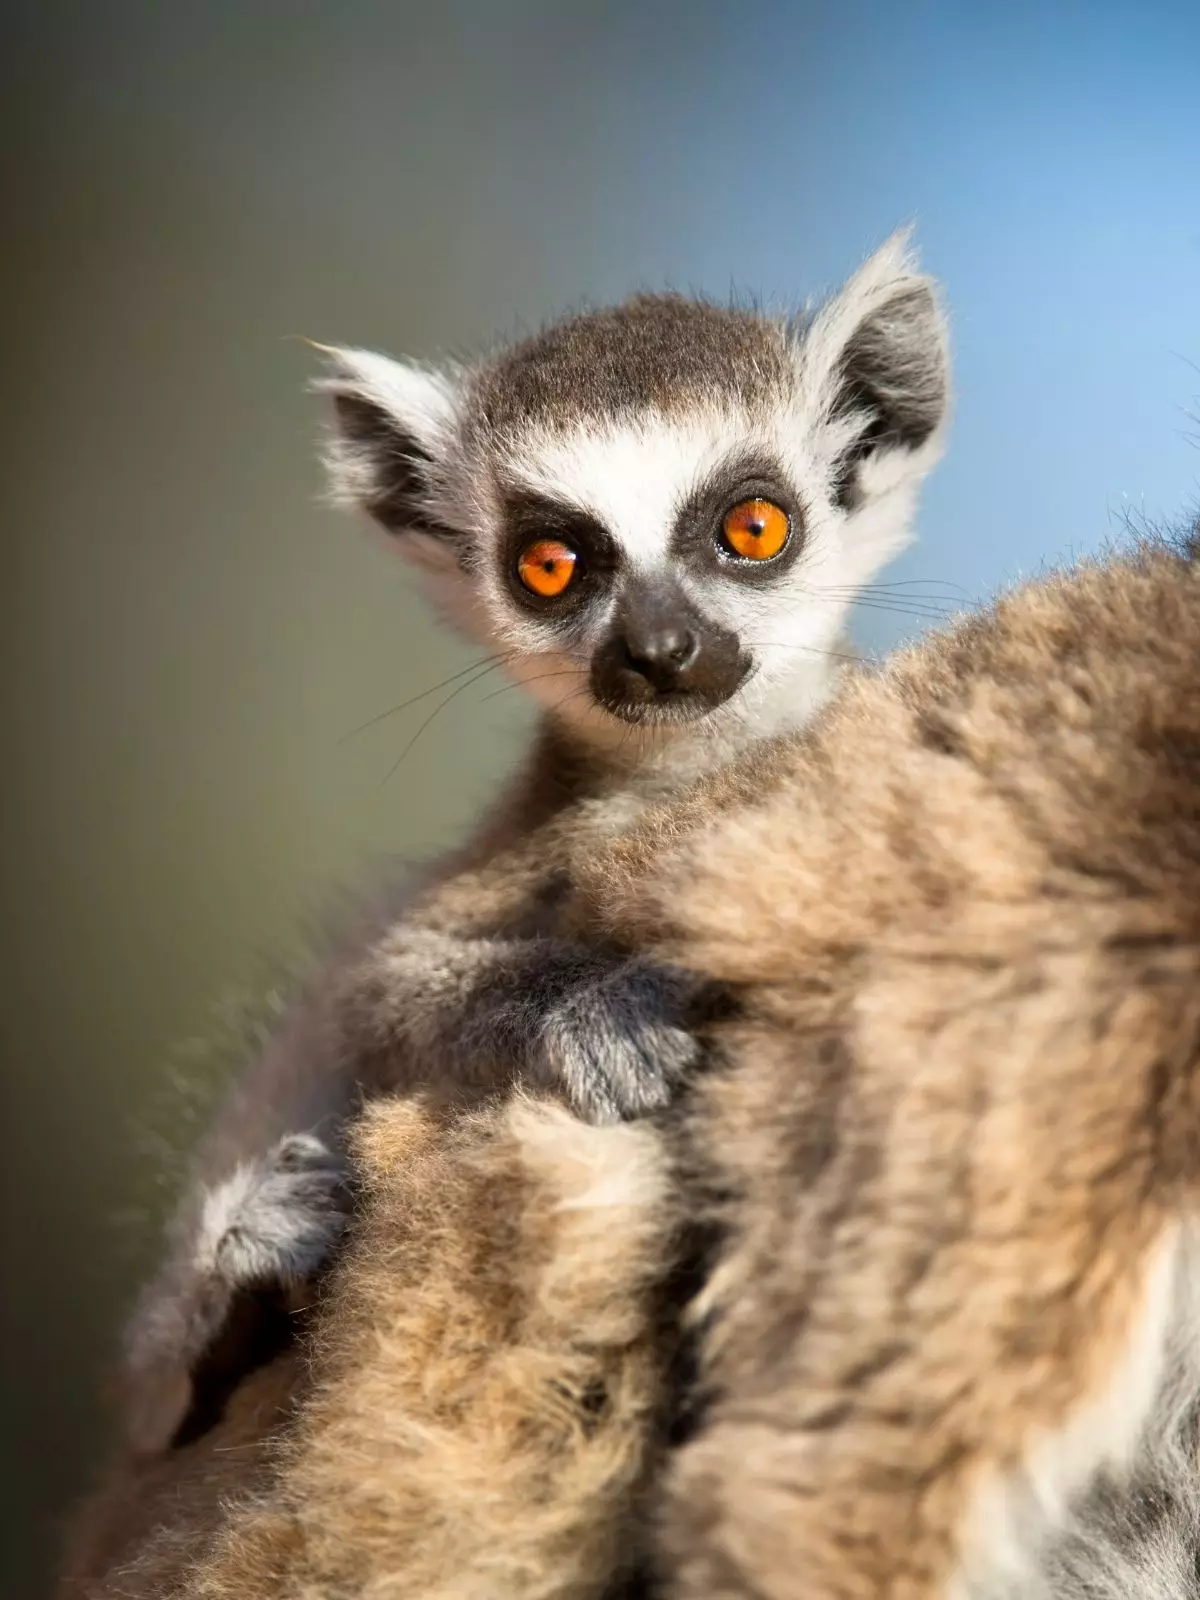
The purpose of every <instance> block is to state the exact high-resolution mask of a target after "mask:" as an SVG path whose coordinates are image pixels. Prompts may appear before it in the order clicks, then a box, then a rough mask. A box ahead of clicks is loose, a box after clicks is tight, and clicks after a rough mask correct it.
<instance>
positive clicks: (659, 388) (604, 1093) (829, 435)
mask: <svg viewBox="0 0 1200 1600" xmlns="http://www.w3.org/2000/svg"><path fill="white" fill-rule="evenodd" d="M326 355H327V359H328V370H327V374H326V376H325V377H324V379H323V381H322V383H321V387H322V388H323V389H324V390H325V391H326V392H327V393H328V394H329V395H330V396H331V397H332V400H333V404H334V415H335V427H334V430H333V434H332V441H331V447H330V450H329V463H330V468H331V473H332V481H333V485H334V488H335V490H336V493H337V495H338V497H339V498H341V499H342V500H344V501H347V502H351V503H353V504H354V505H357V506H359V507H363V508H365V509H366V511H367V512H368V513H369V514H370V515H371V517H373V518H374V519H375V521H376V522H377V523H378V524H380V525H381V526H382V527H383V528H384V529H385V530H386V531H387V532H388V533H389V534H391V535H393V536H394V538H395V542H396V545H397V548H398V549H400V550H401V551H402V552H403V553H404V554H406V555H407V556H409V557H410V558H411V559H413V560H414V561H415V562H416V563H417V564H418V565H419V566H420V567H421V568H422V569H423V571H424V572H425V574H426V576H427V578H428V580H429V582H430V586H431V588H432V592H433V595H434V597H435V599H436V600H437V602H438V603H439V604H440V606H441V607H442V608H443V610H444V611H445V612H446V613H447V614H448V615H449V616H450V617H451V618H452V619H453V620H455V621H457V622H458V623H459V624H460V625H461V626H462V627H463V628H464V629H465V630H466V632H467V633H468V634H469V635H470V636H471V637H473V638H475V639H477V640H481V641H483V642H485V643H486V645H487V646H488V648H489V649H490V650H493V651H495V652H497V653H498V656H499V658H500V660H501V661H502V663H503V665H504V666H505V667H506V668H507V670H508V672H509V673H510V674H512V675H513V676H514V677H515V678H517V679H518V680H519V681H520V682H521V683H523V684H524V685H525V686H526V687H527V688H528V689H529V691H530V692H531V693H532V694H533V695H534V696H535V698H536V699H537V700H538V701H539V702H540V704H541V707H542V712H543V715H542V722H541V728H540V732H539V734H538V736H537V740H536V745H535V748H534V751H533V754H532V756H531V758H530V759H529V761H528V763H527V765H526V768H525V770H524V771H523V772H522V773H521V774H520V776H519V777H518V778H517V780H516V782H515V783H514V784H513V786H512V788H511V790H510V791H509V793H507V794H506V795H505V796H504V797H503V799H502V800H501V801H500V803H499V804H498V805H497V807H496V808H495V810H494V811H493V812H492V813H491V814H490V815H489V816H488V817H486V819H485V820H484V821H483V823H482V824H481V826H480V827H479V829H478V831H477V833H476V834H475V836H474V838H473V839H472V841H471V842H470V843H469V844H468V845H467V846H466V848H465V849H464V850H463V851H461V852H460V853H458V854H457V855H455V856H453V857H452V858H451V859H450V860H448V861H445V862H442V863H440V864H439V865H438V866H436V867H435V868H434V869H433V870H432V871H431V872H430V873H429V875H428V877H427V879H426V881H425V883H424V885H423V886H422V887H419V888H418V890H417V891H416V892H415V893H412V894H411V895H410V898H409V899H408V902H407V904H406V905H404V906H403V907H396V906H394V905H393V906H387V907H385V908H384V909H383V910H382V911H381V912H380V913H379V914H378V915H373V916H372V917H369V918H367V919H366V925H365V927H364V929H363V931H362V932H361V933H360V935H359V937H358V938H357V939H356V940H354V941H351V942H350V943H349V945H348V946H347V947H346V948H345V949H344V950H343V951H341V952H340V953H339V954H338V955H337V957H336V958H335V959H334V960H333V961H332V962H331V963H330V965H329V966H327V967H326V968H325V969H324V970H323V971H322V972H320V973H319V974H318V976H317V978H316V980H315V982H314V983H313V984H312V986H311V987H310V989H309V991H308V993H307V994H306V995H303V996H302V997H301V998H300V1000H299V1002H298V1003H297V1005H296V1006H295V1007H294V1008H293V1010H292V1012H291V1013H290V1014H289V1015H288V1016H287V1017H286V1018H285V1020H284V1022H283V1024H282V1026H281V1027H280V1029H279V1030H278V1031H277V1033H276V1034H275V1036H274V1037H273V1038H272V1039H271V1040H270V1042H269V1044H268V1045H267V1047H266V1049H265V1050H264V1052H263V1053H262V1055H261V1057H260V1058H259V1059H258V1060H257V1061H256V1062H255V1063H254V1064H253V1065H252V1066H251V1068H250V1070H249V1071H248V1073H247V1074H246V1076H245V1077H244V1078H243V1080H242V1081H241V1082H239V1083H237V1084H236V1085H235V1087H234V1089H233V1091H232V1093H231V1095H230V1097H229V1099H228V1101H227V1103H226V1105H225V1107H224V1109H223V1110H222V1112H221V1113H220V1115H219V1116H218V1119H217V1122H216V1125H215V1127H214V1128H213V1130H212V1132H211V1134H210V1135H209V1137H208V1139H207V1141H206V1142H205V1144H204V1146H203V1148H202V1150H201V1152H200V1157H199V1163H198V1172H197V1177H196V1181H195V1183H194V1184H193V1186H192V1189H191V1191H190V1193H189V1195H188V1198H187V1201H186V1203H185V1205H184V1207H183V1210H182V1211H181V1213H180V1214H179V1216H178V1217H177V1219H176V1221H175V1223H174V1227H173V1235H172V1248H171V1252H170V1254H169V1258H168V1261H167V1264H166V1266H165V1268H164V1270H163V1272H162V1274H161V1275H160V1277H159V1278H158V1280H157V1281H156V1282H154V1283H153V1284H152V1285H151V1286H150V1289H149V1290H148V1292H147V1294H146V1296H145V1298H144V1300H143V1302H142V1305H141V1308H140V1311H139V1313H138V1315H137V1316H136V1318H135V1321H134V1324H133V1329H132V1336H131V1342H130V1362H129V1372H130V1376H131V1379H132V1384H133V1396H134V1411H135V1417H134V1431H135V1434H136V1436H137V1437H138V1438H139V1439H140V1440H141V1442H142V1443H143V1444H145V1445H147V1446H154V1445H158V1444H161V1443H163V1442H164V1441H165V1440H167V1439H169V1438H170V1437H172V1436H174V1437H176V1438H179V1437H185V1436H186V1435H187V1433H188V1432H189V1431H192V1432H194V1431H195V1430H196V1429H197V1428H202V1427H203V1426H204V1422H205V1419H204V1415H203V1414H202V1413H203V1412H204V1408H205V1401H204V1397H203V1395H202V1394H201V1393H200V1389H202V1388H203V1387H204V1385H205V1383H207V1382H208V1381H209V1379H211V1378H212V1374H213V1370H214V1369H213V1366H212V1363H213V1361H214V1360H216V1361H217V1366H218V1367H219V1366H220V1365H221V1363H222V1362H225V1361H226V1360H227V1359H228V1351H225V1353H224V1354H221V1355H220V1357H219V1359H218V1358H217V1356H216V1355H215V1354H214V1353H215V1352H219V1351H221V1350H222V1349H223V1341H225V1340H227V1339H235V1324H236V1318H234V1317H233V1316H232V1315H231V1313H232V1312H233V1310H234V1308H235V1305H236V1304H242V1305H243V1306H244V1304H245V1301H246V1295H245V1291H246V1290H252V1291H254V1296H255V1298H256V1300H257V1301H258V1302H259V1303H261V1301H262V1299H263V1297H264V1296H265V1295H266V1294H267V1292H268V1291H269V1290H271V1289H272V1288H273V1287H276V1286H286V1285H287V1284H288V1283H291V1282H295V1281H296V1280H300V1279H303V1277H304V1276H305V1275H306V1274H308V1273H310V1272H311V1271H312V1270H313V1269H314V1268H315V1267H316V1266H317V1265H318V1264H319V1263H320V1262H321V1260H322V1259H323V1258H324V1257H325V1256H326V1255H327V1253H328V1251H329V1249H330V1247H331V1246H332V1244H333V1242H334V1241H335V1239H336V1238H337V1236H338V1233H339V1230H340V1227H341V1222H342V1200H341V1196H340V1176H341V1162H340V1158H339V1154H338V1145H339V1127H340V1124H341V1123H342V1121H343V1120H344V1118H345V1117H346V1115H347V1114H348V1112H349V1111H351V1110H352V1109H353V1107H354V1106H355V1104H356V1103H357V1099H358V1097H359V1096H360V1095H361V1094H363V1093H367V1094H373V1093H377V1092H380V1091H382V1090H396V1089H400V1090H404V1089H411V1088H417V1087H420V1088H422V1089H424V1090H426V1091H428V1092H429V1093H430V1094H432V1095H434V1096H435V1097H441V1098H442V1099H449V1100H453V1101H455V1102H456V1103H459V1104H462V1103H464V1102H467V1103H469V1102H471V1101H472V1100H475V1099H478V1098H480V1097H483V1096H486V1095H487V1094H488V1093H489V1092H494V1091H495V1090H496V1089H497V1088H499V1087H502V1086H504V1085H506V1084H509V1083H511V1082H512V1081H514V1080H523V1081H526V1082H528V1083H530V1084H531V1085H535V1086H541V1087H544V1088H545V1087H549V1088H551V1089H554V1088H557V1089H558V1090H560V1091H561V1092H562V1094H563V1095H564V1096H565V1097H566V1099H567V1101H568V1102H569V1104H570V1105H571V1106H572V1107H573V1108H574V1109H575V1110H577V1111H578V1112H579V1113H581V1114H582V1115H583V1116H585V1117H588V1118H591V1119H597V1120H606V1119H611V1118H621V1117H626V1116H630V1115H635V1114H637V1113H639V1112H642V1111H644V1110H646V1109H648V1108H651V1107H654V1106H656V1105H659V1104H661V1103H662V1101H663V1099H664V1097H665V1096H667V1095H668V1093H669V1091H670V1086H671V1083H672V1081H673V1080H674V1078H675V1077H676V1076H677V1075H678V1073H679V1072H680V1071H681V1070H682V1069H683V1067H684V1066H686V1064H687V1062H688V1060H689V1059H690V1051H691V1042H690V1036H689V1034H688V1032H687V1031H686V1030H685V1028H684V1027H683V1026H682V1023H683V1022H684V1021H685V1020H686V1016H685V1010H686V1005H687V1003H688V1002H689V998H690V996H689V992H688V985H687V983H686V982H685V981H684V980H683V979H682V978H681V977H679V976H677V975H672V974H671V973H669V972H666V971H664V970H662V969H658V968H654V967H652V966H650V965H648V964H646V963H643V962H640V961H639V960H637V959H636V958H628V957H619V956H617V955H616V954H615V953H614V952H613V951H612V950H611V949H609V948H608V947H607V946H606V945H605V943H604V941H603V940H601V939H594V940H593V939H590V938H587V937H586V936H579V935H578V934H577V935H576V936H573V937H572V938H570V939H564V938H563V937H562V936H561V934H560V933H559V932H558V930H557V914H558V913H557V896H558V890H559V884H560V880H561V878H562V870H561V869H562V868H563V866H564V865H565V864H566V863H567V862H568V861H570V860H572V859H575V858H577V857H578V856H579V855H580V854H581V853H583V854H586V852H587V851H588V849H589V848H591V845H592V843H593V842H594V841H597V840H601V839H603V838H604V837H606V836H607V835H608V834H610V833H611V831H612V829H613V828H614V827H615V826H618V825H622V826H623V825H626V824H627V823H628V822H629V820H630V818H631V816H632V815H633V813H634V812H635V811H636V809H637V808H638V807H639V806H641V805H643V804H644V803H645V802H646V801H647V800H649V799H652V798H654V797H656V796H658V795H661V794H663V793H664V792H669V791H670V790H671V788H672V787H673V786H675V785H677V784H678V783H679V782H680V781H682V780H683V779H685V778H686V779H690V778H692V777H694V776H696V775H697V774H698V773H701V772H703V771H705V770H708V769H710V768H711V767H712V766H714V765H716V764H718V763H720V762H721V761H723V760H725V759H727V758H728V757H729V756H730V755H731V754H732V753H733V752H735V751H736V750H737V749H739V748H740V747H742V746H743V745H745V744H746V743H747V741H749V740H751V739H752V738H754V737H756V736H759V735H762V734H763V733H766V732H770V731H773V730H779V729H786V728H790V727H795V726H797V725H799V724H802V723H804V722H805V721H806V720H807V719H808V718H809V717H810V716H811V715H812V714H813V712H814V711H815V710H816V709H817V708H818V707H819V706H820V705H821V704H822V703H823V701H824V700H825V698H826V697H827V695H828V693H829V690H830V685H831V682H832V680H833V678H834V676H835V667H836V664H837V662H838V660H839V653H838V649H837V645H838V640H839V638H840V632H841V628H842V625H843V621H844V618H845V614H846V612H847V609H848V607H849V606H850V604H851V603H852V600H853V597H854V594H855V591H856V590H857V589H858V588H859V587H860V586H861V585H863V584H864V583H865V582H866V581H867V580H868V579H869V578H870V577H871V575H872V574H873V573H874V572H875V571H876V570H877V569H878V567H879V566H880V564H881V563H882V562H883V561H885V560H886V559H887V558H888V557H889V556H891V555H892V554H894V553H895V552H896V551H897V550H898V549H899V548H900V547H901V546H902V545H903V544H904V543H905V542H906V541H907V539H908V537H909V532H910V523H911V518H912V514H913V509H914V501H915V496H916V492H917V488H918V485H919V483H920V480H921V479H922V478H923V476H924V475H925V473H926V472H927V471H928V470H929V468H930V466H931V465H932V464H933V463H934V461H935V459H936V457H937V455H938V454H939V452H940V448H941V441H942V434H943V424H944V422H945V419H946V413H947V358H946V336H945V327H944V322H943V318H942V315H941V312H940V310H939V308H938V305H937V302H936V297H935V294H934V291H933V288H932V285H931V283H930V282H929V280H928V279H927V278H925V277H924V276H922V275H920V274H919V273H918V272H917V270H916V267H915V265H914V262H913V259H912V257H911V256H910V254H909V251H908V248H907V242H906V240H905V238H904V237H903V236H900V235H898V236H896V237H894V238H893V239H892V240H891V241H889V242H888V243H887V244H886V245H885V246H884V247H883V248H882V249H881V250H879V251H878V252H877V253H876V254H875V255H874V256H873V257H871V258H870V259H869V260H868V261H867V262H866V263H865V265H864V266H863V267H862V268H861V269H860V270H859V271H858V273H857V274H856V275H855V276H854V277H853V278H852V279H851V280H850V281H849V283H848V284H847V285H846V286H845V288H844V289H843V290H842V291H841V293H840V294H838V295H837V296H836V297H834V298H833V299H831V300H830V301H828V302H827V303H826V304H825V305H824V306H823V307H822V308H821V309H819V310H817V311H816V312H815V314H812V315H806V316H804V317H801V318H798V319H795V320H790V321H788V320H783V319H776V318H772V317H769V316H766V315H763V314H760V313H759V312H756V311H750V310H742V309H731V308H724V307H717V306H715V305H712V304H707V303H704V302H701V301H698V300H692V299H685V298H681V297H677V296H674V295H661V296H658V295H643V296H639V297H637V298H635V299H633V300H631V301H629V302H627V303H626V304H624V305H622V306H620V307H618V308H616V309H612V310H604V311H596V312H588V313H585V314H582V315H577V316H574V317H571V318H569V319H568V320H565V321H562V322H560V323H558V324H557V325H554V326H551V327H550V328H549V329H548V330H546V331H544V332H542V333H540V334H538V335H535V336H534V337H531V338H529V339H527V340H525V341H524V342H521V343H518V344H516V345H515V346H513V347H512V348H509V349H507V350H504V351H502V352H501V353H499V354H497V355H493V356H491V357H490V358H488V359H486V360H483V361H481V362H479V363H478V364H476V365H473V366H468V367H449V366H447V367H442V368H440V369H437V370H433V369H426V368H423V367H419V366H417V365H414V364H409V363H399V362H396V361H393V360H390V359H387V358H385V357H383V356H380V355H374V354H369V353H365V352H362V351H358V350H328V351H326ZM235 1343H236V1339H235ZM236 1359H241V1357H237V1358H236ZM202 1372H203V1373H205V1374H206V1376H205V1377H204V1379H203V1381H201V1379H200V1377H199V1376H198V1375H199V1374H201V1373H202ZM181 1427H182V1430H183V1431H182V1433H181V1432H180V1431H179V1430H180V1429H181Z"/></svg>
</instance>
